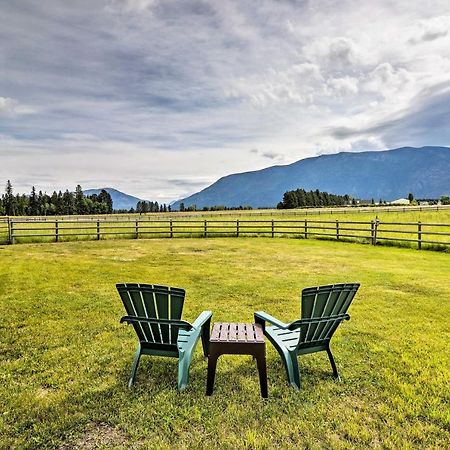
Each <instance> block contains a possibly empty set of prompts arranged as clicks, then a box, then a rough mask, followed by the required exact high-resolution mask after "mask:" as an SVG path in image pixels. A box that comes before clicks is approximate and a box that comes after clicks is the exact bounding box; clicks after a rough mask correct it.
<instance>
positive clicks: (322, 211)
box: [0, 205, 450, 226]
mask: <svg viewBox="0 0 450 450" xmlns="http://www.w3.org/2000/svg"><path fill="white" fill-rule="evenodd" d="M444 210H450V205H417V206H346V207H333V208H317V207H310V208H295V209H275V210H274V209H247V210H227V211H200V210H199V211H190V212H179V211H177V212H171V213H145V214H142V215H141V214H137V213H134V214H131V213H125V214H100V215H95V214H94V215H70V216H21V217H16V218H13V217H11V219H14V220H19V219H20V220H21V221H26V222H42V221H45V222H47V221H49V222H54V221H55V220H64V221H68V220H70V221H76V222H86V221H94V222H95V221H97V220H100V221H102V222H105V221H107V222H110V221H111V222H114V223H116V222H121V221H124V220H127V221H130V220H136V219H137V220H139V221H145V220H147V221H156V220H169V219H170V218H171V217H173V216H174V215H176V217H177V220H178V219H192V218H193V217H197V218H198V217H202V218H203V217H205V218H207V217H215V218H216V217H217V216H223V217H226V216H227V215H230V214H232V215H245V216H254V217H258V216H267V215H276V216H281V217H282V216H302V217H304V216H321V215H340V214H353V213H361V214H364V213H371V214H374V213H381V212H387V213H391V212H396V213H408V212H422V211H444ZM7 220H8V217H6V216H0V226H1V222H6V221H7ZM174 220H175V219H174Z"/></svg>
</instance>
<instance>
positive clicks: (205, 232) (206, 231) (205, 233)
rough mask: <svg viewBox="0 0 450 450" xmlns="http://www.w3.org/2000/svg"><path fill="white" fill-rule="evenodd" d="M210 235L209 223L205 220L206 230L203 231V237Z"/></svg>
mask: <svg viewBox="0 0 450 450" xmlns="http://www.w3.org/2000/svg"><path fill="white" fill-rule="evenodd" d="M207 233H208V223H207V221H206V220H205V226H204V230H203V236H204V237H206V236H207Z"/></svg>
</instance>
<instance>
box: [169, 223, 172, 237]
mask: <svg viewBox="0 0 450 450" xmlns="http://www.w3.org/2000/svg"><path fill="white" fill-rule="evenodd" d="M169 226H170V237H171V238H173V223H172V219H170V225H169Z"/></svg>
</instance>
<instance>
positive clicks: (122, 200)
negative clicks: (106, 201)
mask: <svg viewBox="0 0 450 450" xmlns="http://www.w3.org/2000/svg"><path fill="white" fill-rule="evenodd" d="M102 189H104V190H105V191H106V192H108V194H109V195H110V196H111V198H112V201H113V209H130V208H134V209H136V204H137V202H139V201H141V199H140V198H137V197H134V196H132V195H129V194H125V193H124V192H121V191H118V190H117V189H114V188H109V187H107V188H100V189H86V190H84V191H83V192H84V195H93V194H97V195H98V194H100V191H101V190H102Z"/></svg>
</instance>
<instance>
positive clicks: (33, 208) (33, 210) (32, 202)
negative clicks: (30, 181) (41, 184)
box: [28, 186, 39, 216]
mask: <svg viewBox="0 0 450 450" xmlns="http://www.w3.org/2000/svg"><path fill="white" fill-rule="evenodd" d="M38 214H39V207H38V199H37V195H36V188H35V187H34V186H33V187H32V188H31V194H30V198H29V199H28V215H29V216H37V215H38Z"/></svg>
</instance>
